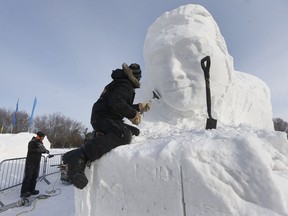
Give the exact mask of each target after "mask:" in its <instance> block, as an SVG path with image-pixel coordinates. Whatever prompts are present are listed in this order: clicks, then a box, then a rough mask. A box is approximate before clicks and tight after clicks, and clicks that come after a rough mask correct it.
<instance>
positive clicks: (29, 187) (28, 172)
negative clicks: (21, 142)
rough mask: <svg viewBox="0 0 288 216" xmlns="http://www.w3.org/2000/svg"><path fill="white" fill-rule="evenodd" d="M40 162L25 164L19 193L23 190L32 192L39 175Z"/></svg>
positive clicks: (23, 191)
mask: <svg viewBox="0 0 288 216" xmlns="http://www.w3.org/2000/svg"><path fill="white" fill-rule="evenodd" d="M39 170H40V163H35V164H30V163H28V164H26V165H25V173H24V179H23V183H22V187H21V194H23V193H25V192H33V191H34V190H35V187H36V181H37V178H38V175H39Z"/></svg>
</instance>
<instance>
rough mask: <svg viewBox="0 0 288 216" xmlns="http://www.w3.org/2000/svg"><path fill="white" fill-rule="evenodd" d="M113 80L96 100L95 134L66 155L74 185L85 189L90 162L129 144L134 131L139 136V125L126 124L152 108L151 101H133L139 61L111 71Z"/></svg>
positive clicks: (137, 79)
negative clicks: (86, 168) (87, 166)
mask: <svg viewBox="0 0 288 216" xmlns="http://www.w3.org/2000/svg"><path fill="white" fill-rule="evenodd" d="M111 77H112V79H113V81H112V82H110V83H109V84H108V85H107V86H106V87H105V88H104V91H103V92H102V94H101V95H100V98H99V99H98V100H97V101H96V102H95V103H94V105H93V108H92V114H91V125H92V127H93V129H94V132H95V135H94V137H93V138H92V139H89V140H85V141H84V144H83V146H82V147H80V148H78V149H74V150H72V151H69V152H67V153H65V154H64V155H63V158H62V160H63V164H64V165H67V174H68V177H69V179H70V181H71V182H72V183H73V184H74V186H75V187H77V188H79V189H83V188H84V187H85V186H86V185H87V184H88V179H87V177H86V176H85V172H84V171H85V167H86V165H87V162H88V161H89V162H93V161H95V160H97V159H99V158H101V157H102V156H103V155H104V154H105V153H107V152H109V151H110V150H112V149H113V148H116V147H117V146H120V145H126V144H130V143H131V141H132V135H135V136H138V135H139V134H140V131H139V129H138V128H136V127H133V126H131V125H128V124H125V123H124V121H123V119H124V118H127V119H129V120H130V121H131V122H132V123H133V124H135V125H139V123H140V121H141V114H140V113H143V112H147V111H149V110H150V108H151V102H146V103H139V104H133V102H134V97H135V89H136V88H140V79H141V68H140V66H139V65H138V64H136V63H134V64H131V65H130V66H129V67H128V65H127V64H125V63H124V64H123V65H122V69H116V70H114V71H112V75H111Z"/></svg>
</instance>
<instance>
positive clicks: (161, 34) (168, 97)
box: [144, 5, 233, 113]
mask: <svg viewBox="0 0 288 216" xmlns="http://www.w3.org/2000/svg"><path fill="white" fill-rule="evenodd" d="M193 6H194V7H192V8H193V10H192V8H189V7H186V8H184V9H185V10H181V7H180V8H179V9H176V10H174V11H172V12H169V13H165V14H164V15H162V16H161V17H160V18H158V19H157V20H156V21H155V22H154V23H153V24H152V25H151V27H150V28H149V31H148V33H147V36H146V39H145V45H144V57H145V64H146V68H147V73H148V75H150V77H153V80H150V81H149V82H151V84H152V85H153V88H155V89H156V90H157V91H158V92H159V93H160V95H161V96H162V99H163V101H164V102H165V103H166V104H167V105H169V106H171V107H172V108H174V109H176V110H179V111H193V112H196V113H197V109H198V108H200V109H203V107H205V106H206V102H205V98H206V94H205V81H204V73H203V71H202V69H201V64H200V61H201V59H202V58H203V57H205V56H206V55H210V57H211V69H210V76H211V85H212V88H217V89H215V92H217V94H218V95H212V96H214V97H218V98H219V97H221V95H222V94H224V93H225V89H226V88H227V85H228V84H229V83H230V79H231V77H230V76H231V71H232V70H233V68H232V65H231V63H230V62H231V59H230V56H229V54H228V52H227V49H226V45H225V41H224V40H223V38H222V36H221V34H220V31H219V29H218V27H217V25H216V23H215V22H214V20H213V18H212V16H211V15H210V14H209V13H208V12H207V11H206V10H205V9H204V8H202V7H195V5H193ZM191 10H192V11H191Z"/></svg>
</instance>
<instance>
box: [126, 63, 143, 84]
mask: <svg viewBox="0 0 288 216" xmlns="http://www.w3.org/2000/svg"><path fill="white" fill-rule="evenodd" d="M129 68H130V69H131V70H132V73H133V75H134V76H135V77H136V79H137V80H140V79H141V77H142V76H141V68H140V65H139V64H137V63H133V64H130V66H129Z"/></svg>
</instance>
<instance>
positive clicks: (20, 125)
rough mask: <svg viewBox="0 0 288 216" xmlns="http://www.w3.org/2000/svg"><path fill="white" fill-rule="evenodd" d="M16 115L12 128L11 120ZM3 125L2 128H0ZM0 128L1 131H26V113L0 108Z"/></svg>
mask: <svg viewBox="0 0 288 216" xmlns="http://www.w3.org/2000/svg"><path fill="white" fill-rule="evenodd" d="M14 114H15V115H16V116H15V117H16V119H15V120H16V122H15V125H14V127H13V128H12V122H13V119H14ZM2 127H3V130H2ZM0 129H1V130H2V133H19V132H24V131H28V114H27V112H25V111H18V112H17V113H14V111H12V110H7V109H4V108H2V109H0Z"/></svg>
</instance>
